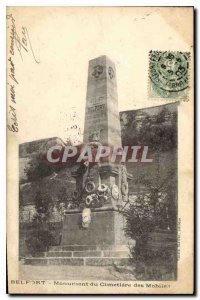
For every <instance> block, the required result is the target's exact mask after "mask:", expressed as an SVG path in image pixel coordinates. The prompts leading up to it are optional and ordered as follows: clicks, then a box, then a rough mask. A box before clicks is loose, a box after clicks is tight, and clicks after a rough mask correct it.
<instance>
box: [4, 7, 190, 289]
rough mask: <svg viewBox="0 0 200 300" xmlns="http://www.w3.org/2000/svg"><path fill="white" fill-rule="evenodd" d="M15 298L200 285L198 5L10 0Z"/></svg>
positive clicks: (10, 220) (10, 254) (11, 276)
mask: <svg viewBox="0 0 200 300" xmlns="http://www.w3.org/2000/svg"><path fill="white" fill-rule="evenodd" d="M6 19H7V20H6V21H7V58H6V65H7V258H8V291H9V293H11V294H27V293H29V294H192V293H193V289H194V278H193V274H194V265H193V261H194V253H193V251H194V235H193V229H194V228H193V225H194V216H193V213H194V193H193V191H194V186H193V185H194V177H193V176H194V166H193V156H194V142H193V139H194V49H193V45H194V44H193V30H194V29H193V21H194V20H193V19H194V10H193V7H8V8H7V14H6Z"/></svg>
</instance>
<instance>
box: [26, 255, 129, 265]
mask: <svg viewBox="0 0 200 300" xmlns="http://www.w3.org/2000/svg"><path fill="white" fill-rule="evenodd" d="M24 264H25V265H36V266H46V265H69V266H112V265H113V264H116V265H118V266H124V265H129V259H128V258H127V257H84V258H79V257H70V258H56V257H55V258H54V257H41V258H39V257H33V258H26V259H25V261H24Z"/></svg>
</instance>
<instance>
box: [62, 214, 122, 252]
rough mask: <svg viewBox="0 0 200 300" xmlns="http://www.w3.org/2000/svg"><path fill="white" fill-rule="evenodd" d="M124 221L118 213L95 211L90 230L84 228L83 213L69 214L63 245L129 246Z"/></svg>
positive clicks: (64, 227)
mask: <svg viewBox="0 0 200 300" xmlns="http://www.w3.org/2000/svg"><path fill="white" fill-rule="evenodd" d="M123 227H124V220H123V217H122V215H121V214H120V213H119V212H117V211H93V212H91V223H90V225H89V227H88V228H83V227H82V213H81V212H77V213H70V212H69V213H68V214H66V215H65V217H64V220H63V232H62V240H61V245H62V246H63V245H80V246H81V245H100V246H103V245H122V244H127V240H126V238H125V235H124V231H123Z"/></svg>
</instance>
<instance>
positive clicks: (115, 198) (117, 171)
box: [61, 56, 128, 250]
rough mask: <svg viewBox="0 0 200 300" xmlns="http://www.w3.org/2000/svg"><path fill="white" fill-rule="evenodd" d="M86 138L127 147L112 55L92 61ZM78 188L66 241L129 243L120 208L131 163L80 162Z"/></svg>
mask: <svg viewBox="0 0 200 300" xmlns="http://www.w3.org/2000/svg"><path fill="white" fill-rule="evenodd" d="M83 144H84V145H89V146H90V147H92V148H93V149H94V150H95V148H96V147H98V146H99V145H108V146H110V147H113V146H118V147H121V130H120V120H119V112H118V98H117V81H116V69H115V65H114V63H113V62H112V61H111V60H110V59H109V58H108V57H107V56H100V57H98V58H95V59H92V60H90V62H89V68H88V83H87V97H86V111H85V128H84V138H83ZM73 176H74V178H75V179H76V190H75V191H74V193H73V206H72V208H69V209H67V211H66V212H65V216H64V220H63V232H62V240H61V245H62V246H69V245H70V246H72V245H78V246H84V245H90V246H97V247H98V249H102V248H103V247H106V246H111V248H112V249H114V250H116V249H119V246H120V245H121V246H123V245H126V243H127V241H126V238H125V235H124V231H123V227H124V220H123V217H122V215H121V214H120V212H119V210H120V208H121V207H122V206H123V205H124V204H125V202H126V201H127V200H128V174H127V172H126V167H125V165H123V164H120V163H115V164H114V163H112V162H111V161H110V160H109V159H108V160H107V161H104V162H103V163H100V164H99V163H96V164H94V163H87V162H84V163H82V164H80V167H79V168H78V170H77V171H76V172H75V173H73Z"/></svg>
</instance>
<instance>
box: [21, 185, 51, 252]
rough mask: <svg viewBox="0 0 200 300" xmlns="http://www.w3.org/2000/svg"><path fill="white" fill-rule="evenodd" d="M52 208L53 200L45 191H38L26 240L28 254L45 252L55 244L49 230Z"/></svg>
mask: <svg viewBox="0 0 200 300" xmlns="http://www.w3.org/2000/svg"><path fill="white" fill-rule="evenodd" d="M52 207H53V199H52V198H51V197H50V196H49V194H47V193H46V192H45V191H43V193H41V192H40V191H39V192H38V193H37V194H36V197H35V208H36V214H35V217H34V219H33V222H32V234H31V236H28V237H27V239H26V244H27V248H28V250H29V252H30V254H32V255H34V254H35V253H36V252H38V251H46V250H47V248H48V247H49V246H50V245H53V244H54V242H55V239H54V236H53V235H52V233H51V230H50V215H51V212H52Z"/></svg>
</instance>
